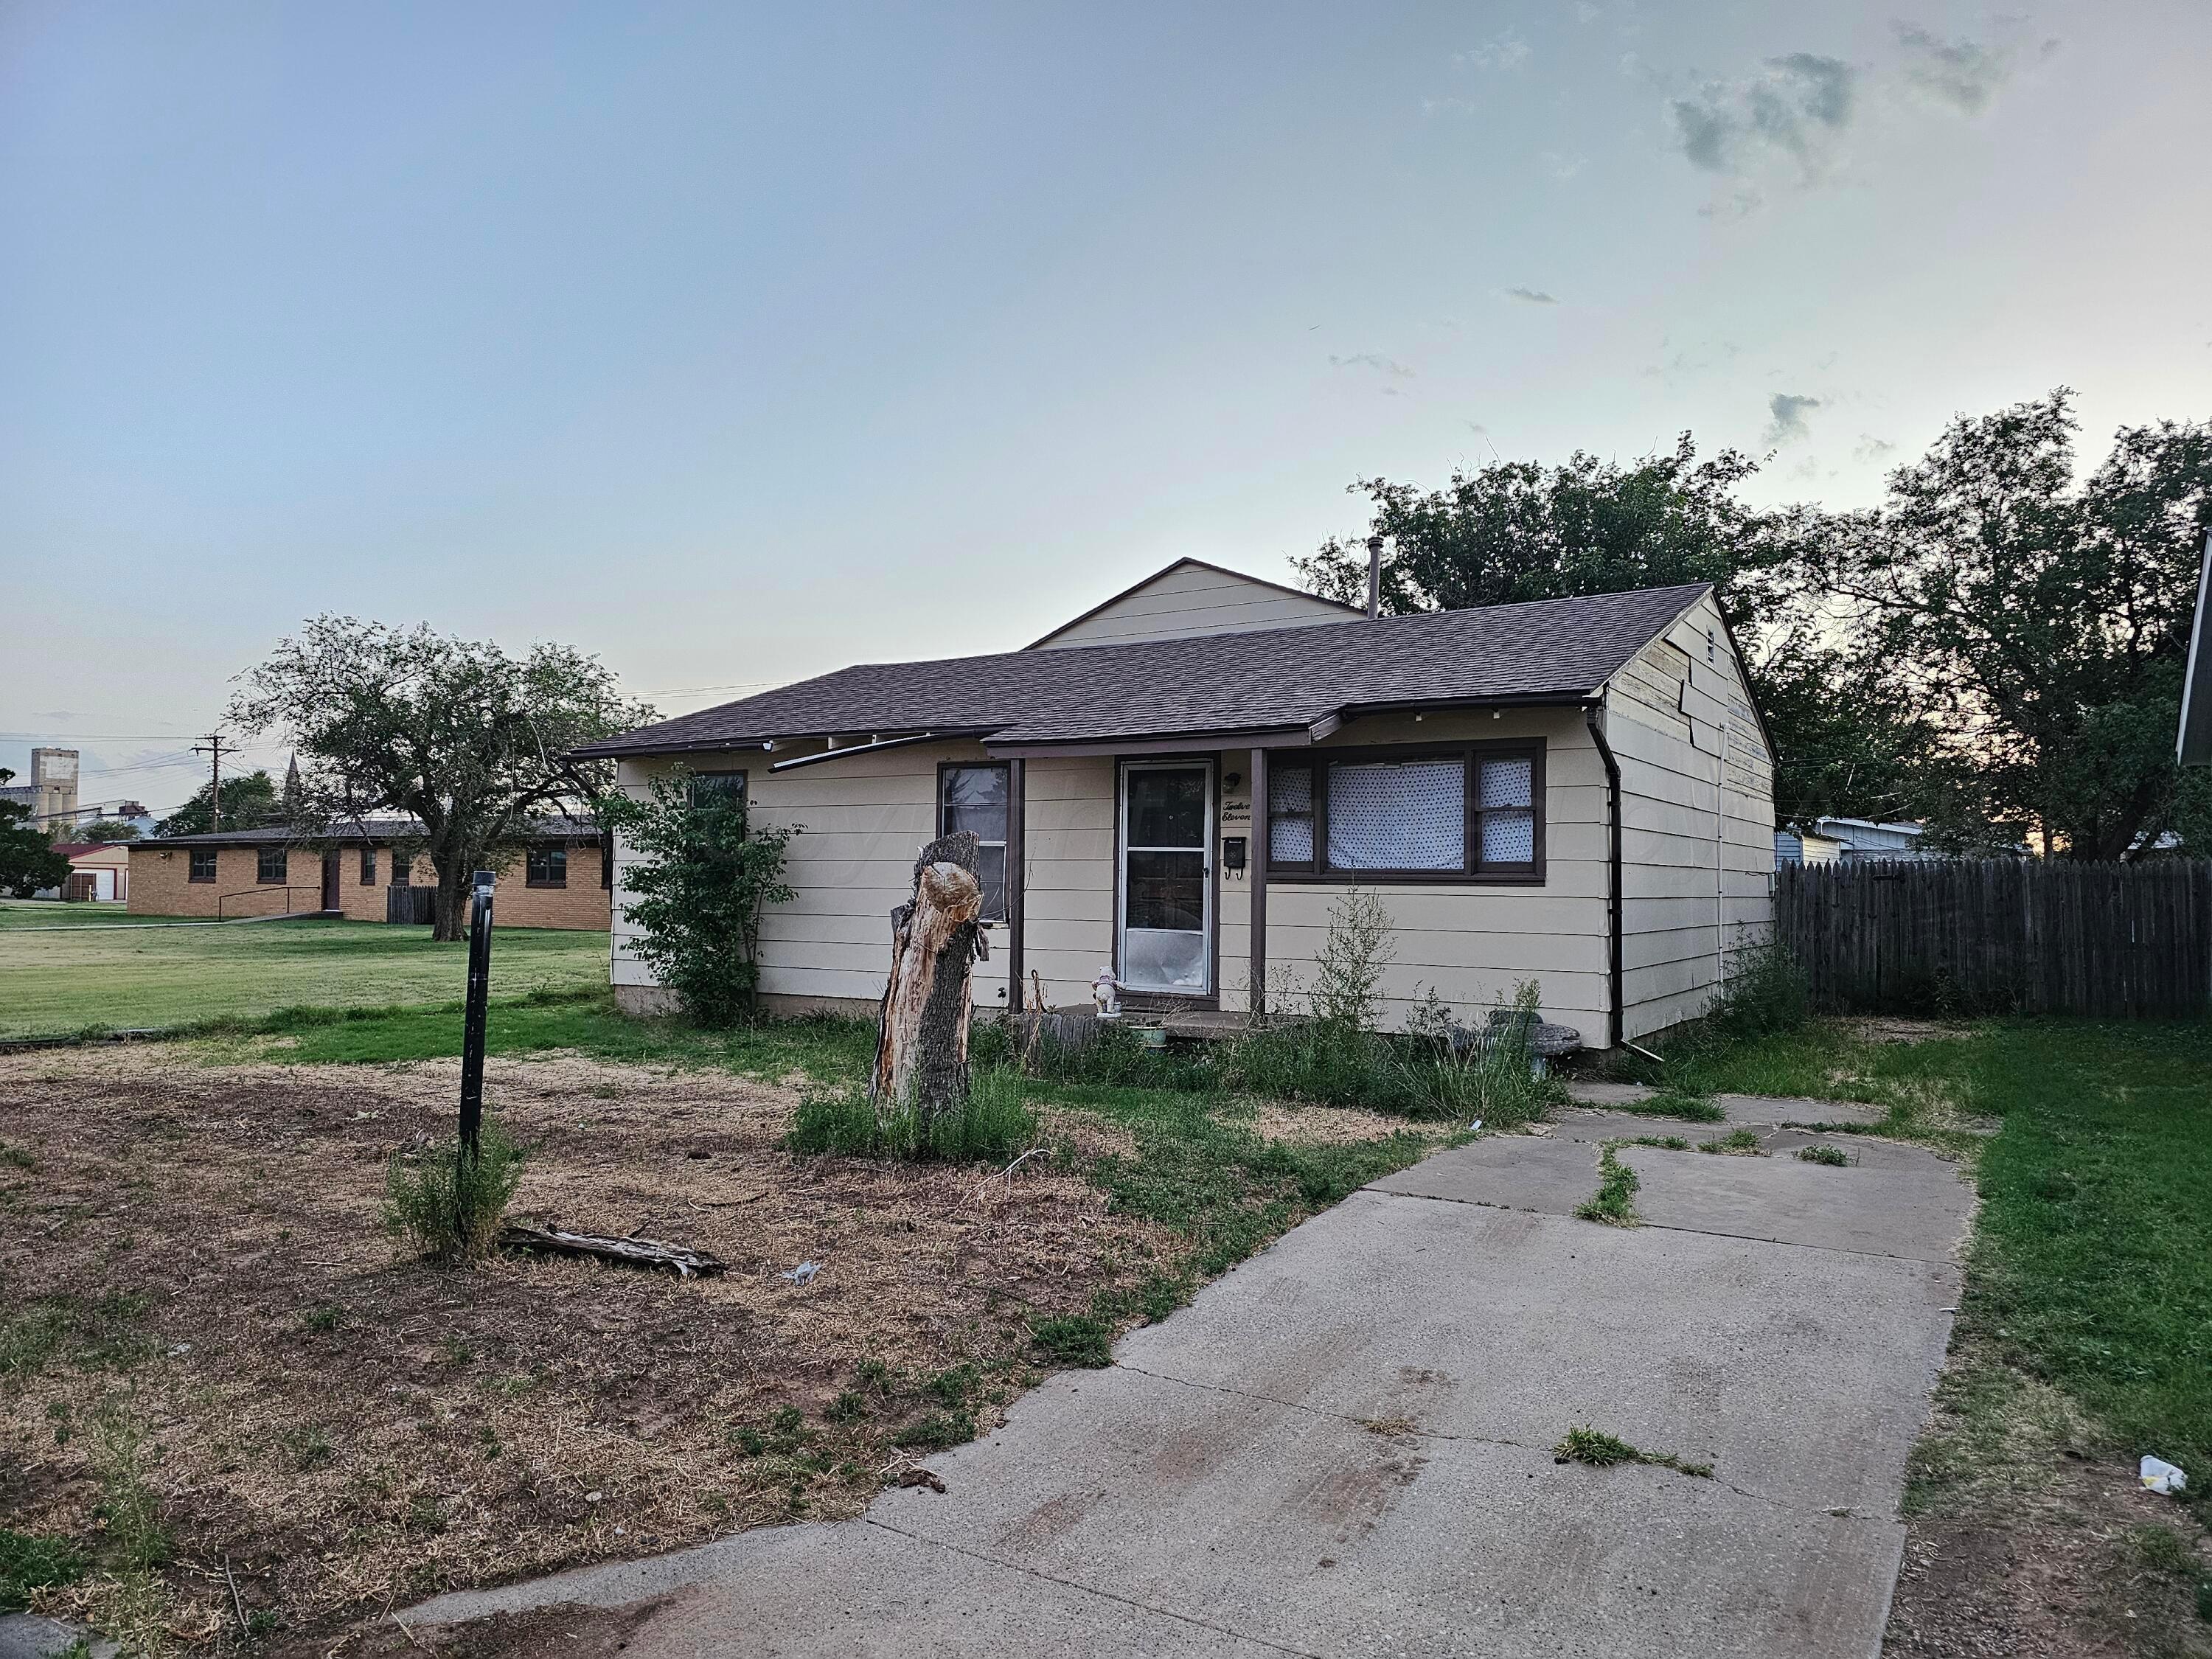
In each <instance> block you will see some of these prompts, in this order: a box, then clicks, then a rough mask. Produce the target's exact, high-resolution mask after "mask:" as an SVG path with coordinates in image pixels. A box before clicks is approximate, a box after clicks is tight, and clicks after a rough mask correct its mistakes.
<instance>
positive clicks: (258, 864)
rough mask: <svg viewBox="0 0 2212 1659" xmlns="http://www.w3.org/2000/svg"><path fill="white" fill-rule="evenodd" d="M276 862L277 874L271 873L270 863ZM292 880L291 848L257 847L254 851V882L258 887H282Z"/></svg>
mask: <svg viewBox="0 0 2212 1659" xmlns="http://www.w3.org/2000/svg"><path fill="white" fill-rule="evenodd" d="M270 860H275V861H276V873H275V874H274V875H271V874H270ZM291 878H292V849H291V848H289V847H257V848H254V849H253V882H254V885H256V886H257V887H282V886H283V885H285V884H287V883H288V882H289V881H290V880H291Z"/></svg>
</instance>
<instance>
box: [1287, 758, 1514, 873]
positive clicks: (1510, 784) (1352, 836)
mask: <svg viewBox="0 0 2212 1659" xmlns="http://www.w3.org/2000/svg"><path fill="white" fill-rule="evenodd" d="M1543 776H1544V750H1543V746H1542V745H1541V744H1482V745H1480V746H1476V747H1470V748H1467V749H1462V750H1441V751H1436V752H1431V753H1424V754H1402V753H1401V754H1377V755H1372V756H1370V755H1363V754H1360V753H1358V751H1356V750H1355V751H1352V752H1351V753H1349V754H1347V755H1346V757H1345V758H1343V759H1340V760H1336V759H1331V760H1297V761H1290V760H1279V761H1276V762H1275V763H1274V765H1273V769H1272V770H1271V771H1270V774H1269V775H1268V779H1267V817H1268V823H1267V861H1268V866H1269V868H1270V869H1271V870H1272V871H1275V872H1280V873H1282V874H1285V875H1287V876H1291V877H1293V878H1295V877H1297V876H1300V875H1310V876H1367V877H1380V878H1389V877H1394V876H1395V877H1403V878H1410V879H1415V880H1439V879H1448V878H1454V877H1456V878H1460V879H1462V880H1469V881H1541V879H1542V878H1543V818H1542V812H1541V801H1542V796H1543Z"/></svg>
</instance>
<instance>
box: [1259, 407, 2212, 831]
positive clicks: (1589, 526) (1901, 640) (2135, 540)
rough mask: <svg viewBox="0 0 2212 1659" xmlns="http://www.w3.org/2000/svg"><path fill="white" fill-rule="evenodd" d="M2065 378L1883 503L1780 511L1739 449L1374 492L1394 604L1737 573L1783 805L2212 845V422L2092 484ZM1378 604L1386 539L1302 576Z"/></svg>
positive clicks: (2134, 437) (1990, 422) (2139, 440)
mask: <svg viewBox="0 0 2212 1659" xmlns="http://www.w3.org/2000/svg"><path fill="white" fill-rule="evenodd" d="M2072 404H2073V394H2072V393H2071V392H2069V391H2067V390H2066V389H2065V388H2063V387H2061V388H2059V389H2058V390H2057V391H2055V392H2051V394H2050V395H2049V396H2048V397H2046V398H2041V399H2039V400H2037V401H2034V402H2031V403H2026V404H2019V405H2017V406H2015V407H2013V408H2010V409H2005V410H1999V411H1998V412H1997V413H1996V414H1994V415H1990V416H1979V417H1970V416H1960V417H1959V418H1958V419H1956V420H1954V422H1952V424H1951V426H1950V427H1949V428H1948V429H1947V430H1946V431H1945V433H1944V434H1943V435H1942V438H1940V439H1939V440H1938V441H1936V444H1935V446H1934V447H1932V448H1930V449H1929V452H1928V453H1927V454H1926V455H1925V456H1924V457H1923V458H1922V459H1919V460H1917V461H1915V462H1912V463H1911V464H1909V465H1905V466H1902V467H1899V469H1897V471H1894V472H1893V473H1892V474H1891V476H1890V479H1889V489H1888V495H1887V499H1886V500H1885V501H1884V502H1883V503H1882V504H1881V506H1879V507H1874V508H1870V509H1868V510H1865V511H1862V512H1842V513H1836V512H1829V511H1827V510H1826V509H1824V508H1821V507H1817V506H1812V505H1801V506H1796V507H1783V508H1775V509H1767V510H1763V511H1762V510H1758V509H1753V508H1752V507H1747V505H1745V504H1744V503H1742V502H1741V501H1739V500H1738V499H1737V496H1736V490H1737V488H1738V486H1739V485H1741V483H1742V482H1743V480H1744V479H1746V478H1747V477H1749V476H1751V474H1752V472H1753V470H1754V464H1753V462H1752V461H1751V460H1749V459H1747V458H1746V457H1745V456H1743V455H1741V453H1737V452H1735V451H1732V450H1724V451H1722V452H1721V453H1719V454H1717V455H1716V456H1715V457H1713V458H1712V459H1710V460H1704V461H1700V460H1699V459H1697V455H1696V452H1695V449H1694V447H1693V446H1692V442H1691V441H1690V439H1689V438H1688V437H1687V436H1686V435H1685V436H1684V437H1683V439H1682V440H1681V441H1680V443H1679V444H1678V445H1677V446H1676V447H1675V449H1674V453H1672V454H1662V455H1656V456H1650V457H1646V458H1644V459H1640V460H1638V461H1636V462H1634V463H1633V464H1632V465H1627V466H1621V465H1617V464H1615V463H1613V462H1609V461H1601V460H1599V459H1597V458H1595V457H1594V456H1590V455H1587V454H1582V453H1577V454H1576V455H1574V456H1572V457H1571V458H1570V459H1568V460H1567V461H1566V462H1565V464H1564V465H1559V466H1557V467H1546V466H1542V465H1536V464H1534V463H1529V462H1519V461H1508V462H1499V463H1498V464H1497V465H1492V466H1487V467H1484V468H1482V469H1480V471H1474V472H1471V473H1470V472H1458V473H1455V474H1454V475H1453V477H1452V479H1451V481H1450V483H1449V485H1448V486H1447V487H1446V488H1445V489H1441V490H1436V491H1432V492H1427V493H1424V492H1423V491H1421V490H1419V489H1416V488H1414V487H1413V486H1411V485H1407V484H1399V483H1391V482H1389V481H1388V480H1385V479H1382V478H1369V479H1362V480H1360V481H1359V482H1358V483H1355V484H1353V485H1352V490H1353V491H1354V492H1355V493H1363V494H1364V495H1367V496H1368V498H1369V499H1370V501H1371V503H1372V505H1373V515H1372V526H1371V527H1372V531H1373V532H1376V533H1380V534H1382V535H1383V536H1386V537H1388V538H1390V548H1391V551H1390V553H1389V557H1388V558H1387V560H1386V562H1385V564H1384V567H1383V580H1382V600H1383V607H1384V609H1386V610H1388V611H1394V612H1397V611H1424V610H1432V609H1442V608H1456V607H1460V606H1467V605H1497V604H1504V603H1509V602H1511V601H1516V600H1523V599H1552V598H1559V597H1564V596H1566V595H1569V594H1577V593H1599V592H1617V591H1620V590H1623V589H1626V588H1632V587H1656V586H1667V585H1669V584H1673V583H1678V582H1692V581H1710V582H1712V583H1714V584H1715V585H1716V586H1717V588H1718V591H1719V595H1720V601H1721V605H1722V608H1723V611H1725V612H1726V613H1727V615H1728V617H1729V624H1730V626H1731V628H1732V629H1734V630H1735V634H1736V636H1737V638H1738V640H1739V641H1741V644H1742V645H1743V647H1744V648H1745V651H1746V653H1747V662H1746V668H1747V671H1748V673H1749V676H1750V678H1751V681H1752V688H1753V695H1754V696H1755V697H1756V698H1757V700H1758V702H1759V707H1760V709H1761V711H1762V713H1764V714H1765V717H1766V721H1767V726H1768V729H1769V730H1770V732H1771V734H1772V736H1773V738H1774V742H1775V745H1776V747H1777V749H1778V751H1779V754H1778V760H1779V763H1780V764H1779V769H1778V775H1777V778H1776V782H1775V799H1776V807H1777V813H1778V817H1780V818H1781V819H1782V820H1783V821H1784V822H1785V823H1806V822H1809V821H1810V820H1811V819H1813V818H1814V817H1820V816H1821V815H1823V814H1826V813H1838V814H1843V815H1847V816H1853V817H1896V816H1899V815H1909V816H1913V817H1923V818H1926V819H1928V820H1929V821H1930V823H1931V824H1932V825H1933V827H1934V828H1935V829H1936V830H1937V831H1938V833H1939V834H1940V835H1941V836H1944V837H1946V838H1948V839H1949V840H1951V841H1953V842H1957V843H1966V844H1975V843H1990V842H1996V843H1999V844H2005V843H2009V842H2015V841H2016V840H2017V839H2018V837H2019V836H2020V834H2021V831H2022V829H2023V828H2024V827H2026V826H2029V825H2033V826H2037V827H2039V828H2041V829H2043V830H2044V831H2045V834H2046V837H2047V841H2048V844H2049V845H2051V847H2052V848H2054V849H2055V850H2057V851H2060V852H2063V853H2065V854H2069V855H2070V856H2073V857H2076V858H2083V859H2099V858H2102V859H2111V858H2118V857H2120V856H2122V855H2123V854H2128V853H2130V851H2132V850H2140V849H2141V848H2143V847H2145V846H2147V845H2148V843H2149V842H2151V841H2152V840H2153V839H2154V837H2156V836H2158V835H2159V834H2160V833H2161V832H2162V831H2164V830H2166V829H2175V830H2178V831H2179V833H2180V834H2181V835H2182V836H2183V837H2184V839H2185V842H2187V843H2188V844H2190V845H2191V846H2192V847H2197V846H2199V845H2200V843H2203V844H2204V845H2205V847H2206V849H2207V850H2212V842H2207V841H2206V840H2205V838H2207V837H2212V785H2203V784H2200V783H2198V782H2197V781H2183V780H2180V779H2179V778H2178V777H2177V775H2176V773H2175V769H2174V766H2173V763H2172V748H2173V732H2174V726H2175V723H2176V720H2177V719H2178V717H2179V697H2180V684H2181V673H2182V666H2183V662H2184V658H2185V652H2186V649H2187V644H2188V638H2189V626H2190V622H2191V616H2192V613H2193V610H2194V605H2195V598H2196V581H2197V568H2198V564H2197V562H2198V558H2199V556H2200V554H2201V552H2202V550H2203V545H2204V537H2205V533H2206V531H2207V528H2208V526H2212V426H2208V425H2207V424H2203V423H2190V422H2172V421H2161V422H2154V423H2153V424H2150V425H2147V426H2141V427H2130V428H2124V429H2122V430H2121V431H2120V432H2119V433H2118V435H2117V436H2116V438H2115V439H2114V441H2113V447H2112V451H2111V453H2110V454H2109V455H2108V456H2107V457H2106V459H2105V460H2104V461H2103V462H2102V463H2101V464H2100V465H2099V466H2098V467H2097V468H2096V470H2095V471H2093V472H2091V473H2089V474H2088V475H2087V477H2079V476H2078V475H2077V469H2076V464H2075V446H2074V440H2075V431H2076V427H2077V423H2076V422H2075V418H2074V414H2073V407H2072ZM1293 562H1294V564H1296V566H1297V568H1298V570H1299V573H1300V574H1301V576H1302V577H1303V578H1304V581H1305V583H1306V585H1307V586H1309V587H1310V588H1311V589H1312V590H1313V591H1314V592H1319V593H1323V594H1326V595H1328V597H1330V598H1334V599H1346V600H1351V601H1353V602H1358V601H1360V600H1362V599H1364V597H1365V592H1366V581H1367V561H1366V556H1365V549H1364V546H1363V545H1361V544H1360V543H1359V542H1358V541H1352V542H1345V541H1334V540H1333V541H1329V542H1326V543H1324V544H1322V546H1321V548H1320V549H1319V550H1317V551H1316V553H1315V554H1314V555H1313V556H1310V557H1309V558H1303V559H1297V560H1294V561H1293Z"/></svg>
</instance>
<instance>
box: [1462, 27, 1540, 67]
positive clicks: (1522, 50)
mask: <svg viewBox="0 0 2212 1659" xmlns="http://www.w3.org/2000/svg"><path fill="white" fill-rule="evenodd" d="M1534 55H1535V48H1534V47H1533V46H1530V45H1529V44H1528V42H1527V41H1526V40H1522V38H1521V37H1520V36H1519V35H1517V34H1516V33H1514V32H1513V31H1512V30H1511V29H1508V30H1506V31H1505V33H1503V34H1501V35H1498V36H1497V37H1496V38H1495V39H1493V40H1486V41H1484V42H1483V43H1482V44H1481V45H1480V46H1475V47H1473V48H1471V49H1470V50H1468V51H1467V52H1454V53H1453V54H1452V62H1453V63H1455V64H1460V65H1462V67H1464V68H1468V69H1479V70H1517V69H1520V68H1522V66H1523V65H1524V64H1527V63H1528V60H1529V58H1532V57H1534Z"/></svg>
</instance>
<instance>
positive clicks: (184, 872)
mask: <svg viewBox="0 0 2212 1659" xmlns="http://www.w3.org/2000/svg"><path fill="white" fill-rule="evenodd" d="M421 839H422V832H421V829H420V828H419V827H418V826H417V825H416V823H415V822H414V821H413V820H412V819H410V818H371V819H369V820H368V822H367V823H366V824H363V825H359V826H355V827H353V828H350V829H345V830H343V831H340V832H337V833H335V834H333V835H332V836H329V837H328V838H325V839H318V840H315V841H313V842H309V841H304V840H302V839H301V837H300V836H298V834H297V833H296V832H295V831H293V830H291V829H285V828H282V827H278V828H273V829H225V830H222V831H220V832H217V833H214V834H210V835H202V836H159V837H156V838H155V839H152V840H149V841H140V842H131V843H129V846H130V853H131V873H130V908H131V912H132V914H134V915H158V916H223V917H232V916H268V915H283V914H286V913H288V912H289V913H299V912H312V913H319V914H321V915H343V916H345V917H347V918H348V919H349V920H350V921H389V920H391V919H392V918H393V917H394V916H395V915H397V916H399V917H401V918H402V919H404V920H410V921H411V920H414V919H415V917H416V903H418V902H421V901H411V900H409V899H407V898H405V897H400V898H395V897H394V896H392V889H394V888H398V889H401V890H403V891H404V890H406V889H409V888H416V889H419V890H428V889H429V888H431V887H435V885H436V883H437V874H436V872H435V871H434V870H432V868H431V867H430V860H429V859H428V857H427V856H426V855H424V854H422V852H421V851H420V850H419V848H420V844H421ZM602 846H603V843H602V840H601V837H600V835H599V830H598V829H596V828H595V827H593V825H592V823H590V822H589V821H588V820H586V819H583V818H567V817H558V818H542V819H540V820H539V821H538V827H537V829H536V831H535V833H534V834H533V835H532V838H531V841H530V843H529V845H528V847H527V848H526V849H525V850H524V852H523V853H522V854H520V856H519V857H517V858H516V860H514V862H513V864H512V865H510V866H507V868H506V869H504V870H502V871H501V872H499V884H498V886H497V888H496V890H495V891H496V893H497V896H498V902H497V904H496V906H495V908H494V909H493V912H492V915H493V919H494V921H495V922H496V923H497V924H498V925H499V926H501V927H574V928H580V929H589V930H592V931H596V932H604V931H605V929H606V928H607V927H608V926H609V924H610V922H611V919H612V893H611V887H610V873H611V872H610V869H609V866H608V863H607V860H606V858H605V855H604V853H603V851H602Z"/></svg>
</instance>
